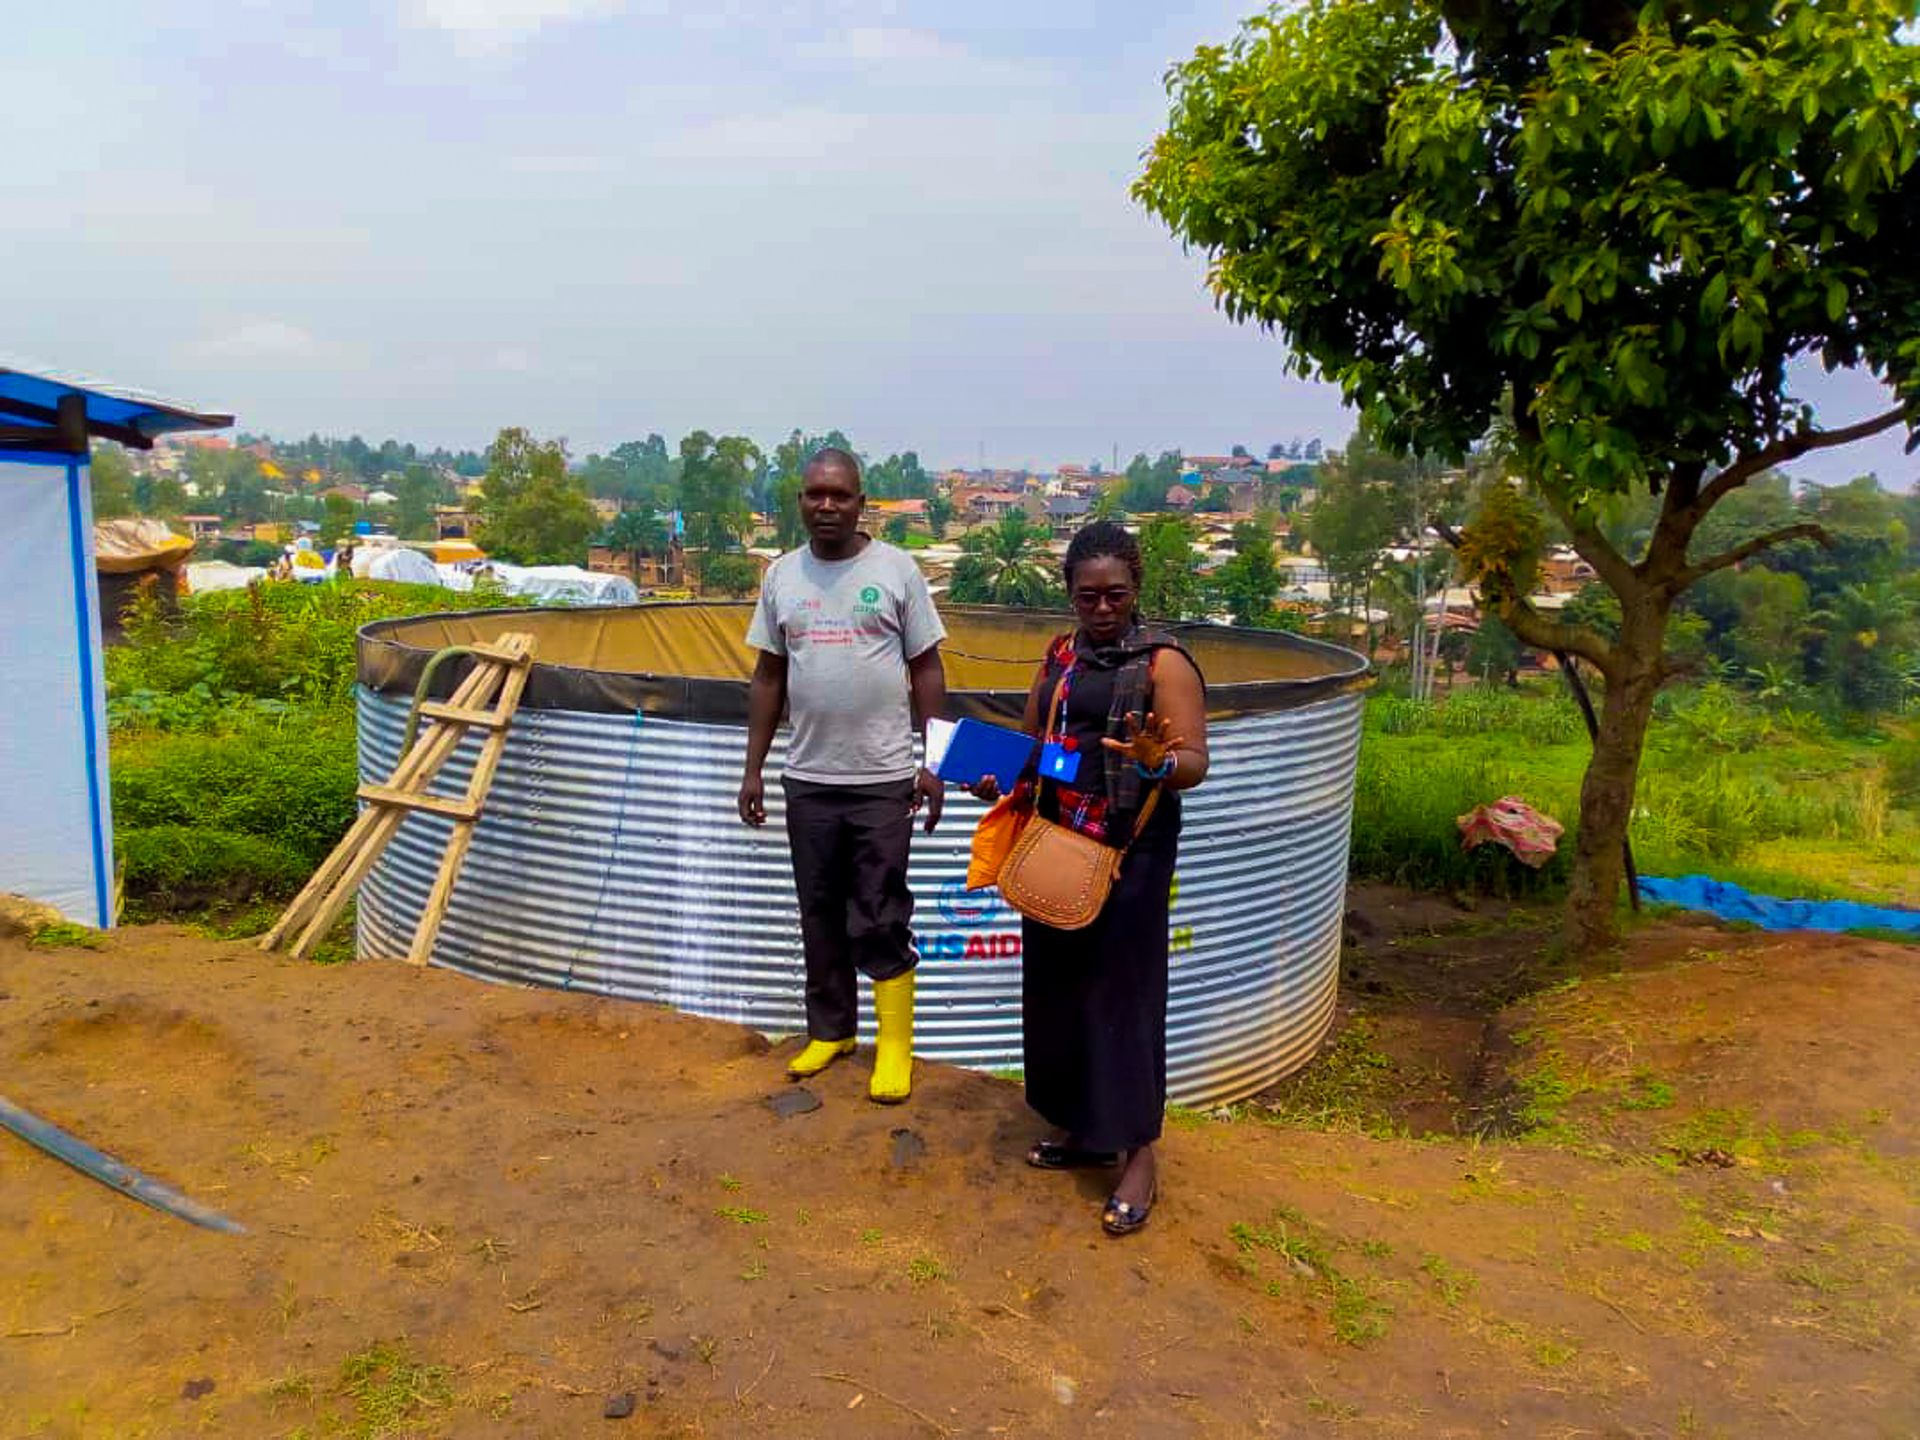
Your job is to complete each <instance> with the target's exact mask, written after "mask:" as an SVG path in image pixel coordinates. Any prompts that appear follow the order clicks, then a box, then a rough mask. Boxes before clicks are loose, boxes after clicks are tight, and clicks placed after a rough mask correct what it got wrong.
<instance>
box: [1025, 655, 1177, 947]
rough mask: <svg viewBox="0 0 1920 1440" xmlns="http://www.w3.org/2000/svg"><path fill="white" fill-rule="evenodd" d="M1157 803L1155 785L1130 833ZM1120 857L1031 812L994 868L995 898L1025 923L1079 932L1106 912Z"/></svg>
mask: <svg viewBox="0 0 1920 1440" xmlns="http://www.w3.org/2000/svg"><path fill="white" fill-rule="evenodd" d="M1063 683H1064V682H1063ZM1061 689H1062V686H1061V685H1056V686H1054V690H1053V704H1052V706H1051V707H1050V708H1049V710H1048V714H1047V728H1046V732H1045V733H1046V734H1048V735H1052V734H1054V726H1055V723H1056V722H1057V721H1058V719H1059V716H1060V693H1061ZM1159 799H1160V787H1159V786H1158V785H1156V786H1154V788H1153V789H1151V790H1149V791H1148V792H1147V798H1146V800H1145V801H1144V802H1143V803H1142V804H1141V806H1140V815H1139V818H1138V819H1137V820H1135V821H1134V825H1133V833H1134V834H1135V835H1138V834H1139V833H1140V832H1141V831H1142V830H1144V829H1146V828H1147V821H1148V820H1150V819H1151V818H1152V817H1153V807H1154V805H1155V804H1156V803H1157V802H1158V801H1159ZM1129 843H1131V842H1129ZM1126 858H1127V852H1126V849H1125V848H1124V847H1123V848H1120V849H1116V848H1115V847H1113V846H1111V845H1108V844H1106V843H1104V842H1103V841H1099V840H1095V839H1093V838H1092V837H1091V836H1087V835H1082V834H1081V833H1080V832H1079V831H1077V830H1070V829H1068V828H1067V827H1066V826H1065V825H1061V824H1059V823H1057V822H1056V821H1053V820H1047V819H1044V818H1043V817H1041V816H1040V815H1038V814H1035V815H1033V816H1032V817H1031V818H1029V819H1028V821H1027V823H1026V825H1025V826H1024V827H1023V828H1022V829H1021V831H1020V838H1019V839H1018V840H1016V841H1015V842H1014V845H1013V850H1012V851H1011V853H1009V854H1008V856H1007V858H1006V862H1005V863H1004V864H1003V865H1001V867H1000V894H1001V896H1002V897H1003V898H1005V900H1006V902H1007V903H1008V904H1009V905H1011V906H1013V908H1014V909H1016V910H1018V911H1019V912H1020V913H1021V914H1022V915H1024V916H1026V917H1027V918H1028V919H1029V920H1038V921H1039V922H1040V923H1041V924H1042V925H1051V926H1052V927H1053V928H1054V929H1056V930H1084V929H1086V928H1087V926H1089V925H1091V924H1092V923H1093V922H1094V921H1095V920H1097V919H1099V918H1100V912H1101V911H1102V910H1103V909H1105V908H1106V904H1107V896H1108V895H1109V894H1111V893H1112V891H1113V882H1114V880H1115V879H1117V878H1118V877H1119V874H1120V864H1121V862H1122V861H1123V860H1125V859H1126Z"/></svg>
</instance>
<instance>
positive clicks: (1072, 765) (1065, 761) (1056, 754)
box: [1040, 662, 1080, 785]
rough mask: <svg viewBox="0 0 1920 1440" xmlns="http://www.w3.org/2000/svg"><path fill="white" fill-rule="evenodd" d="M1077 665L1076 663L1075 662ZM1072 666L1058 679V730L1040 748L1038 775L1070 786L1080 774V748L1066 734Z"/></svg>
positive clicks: (1071, 689) (1071, 692) (1071, 686)
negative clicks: (1055, 734) (1056, 734)
mask: <svg viewBox="0 0 1920 1440" xmlns="http://www.w3.org/2000/svg"><path fill="white" fill-rule="evenodd" d="M1076 663H1078V662H1076ZM1073 671H1074V666H1073V665H1068V666H1067V669H1066V673H1065V674H1064V675H1062V676H1061V677H1060V722H1059V724H1060V730H1059V734H1058V736H1057V737H1056V736H1052V735H1050V736H1048V737H1047V739H1046V742H1045V743H1044V744H1042V745H1041V747H1040V773H1041V775H1043V776H1045V777H1046V778H1047V779H1049V780H1053V781H1056V782H1058V783H1059V784H1062V785H1071V784H1073V782H1074V780H1075V779H1076V778H1078V776H1079V774H1080V746H1079V744H1078V742H1076V741H1075V740H1074V739H1073V738H1072V737H1071V736H1069V735H1068V734H1067V701H1068V700H1069V698H1070V697H1071V696H1072V694H1073Z"/></svg>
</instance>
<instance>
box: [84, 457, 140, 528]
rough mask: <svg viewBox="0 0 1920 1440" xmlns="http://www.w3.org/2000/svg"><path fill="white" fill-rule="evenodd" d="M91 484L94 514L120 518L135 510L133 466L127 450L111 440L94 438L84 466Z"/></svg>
mask: <svg viewBox="0 0 1920 1440" xmlns="http://www.w3.org/2000/svg"><path fill="white" fill-rule="evenodd" d="M87 473H88V475H89V476H90V478H91V482H92V487H93V518H94V519H96V520H119V519H121V518H123V517H125V516H128V515H131V514H133V513H134V504H133V466H132V465H131V464H130V463H129V462H128V460H127V452H126V451H125V450H124V449H122V448H121V447H120V446H118V445H116V444H115V443H114V442H113V441H111V440H96V441H94V442H93V457H92V460H91V461H90V463H89V464H88V467H87Z"/></svg>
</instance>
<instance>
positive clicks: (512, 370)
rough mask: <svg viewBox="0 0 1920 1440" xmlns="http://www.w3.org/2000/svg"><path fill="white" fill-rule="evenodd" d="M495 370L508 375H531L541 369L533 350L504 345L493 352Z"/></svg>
mask: <svg viewBox="0 0 1920 1440" xmlns="http://www.w3.org/2000/svg"><path fill="white" fill-rule="evenodd" d="M493 368H494V369H496V370H500V371H504V372H505V373H506V374H508V375H531V374H533V372H534V371H536V370H538V369H539V368H540V363H539V361H537V360H536V359H534V355H533V352H532V351H531V350H524V349H522V348H521V347H520V346H518V345H503V346H501V347H500V348H499V349H498V350H495V351H494V352H493Z"/></svg>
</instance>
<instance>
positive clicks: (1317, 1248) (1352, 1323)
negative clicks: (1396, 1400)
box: [1227, 1205, 1393, 1346]
mask: <svg viewBox="0 0 1920 1440" xmlns="http://www.w3.org/2000/svg"><path fill="white" fill-rule="evenodd" d="M1227 1238H1228V1239H1229V1240H1231V1241H1232V1242H1233V1245H1234V1248H1235V1249H1236V1250H1237V1251H1238V1252H1239V1261H1240V1268H1241V1270H1242V1271H1243V1272H1245V1274H1246V1275H1247V1276H1248V1277H1249V1278H1250V1279H1253V1280H1255V1281H1259V1280H1261V1279H1262V1278H1263V1277H1262V1275H1261V1264H1260V1260H1261V1257H1262V1256H1263V1255H1271V1256H1276V1257H1278V1258H1279V1259H1280V1260H1281V1261H1283V1262H1284V1264H1285V1269H1286V1272H1287V1273H1286V1274H1285V1275H1282V1276H1279V1277H1275V1278H1272V1279H1267V1280H1266V1281H1265V1285H1264V1288H1265V1290H1266V1293H1267V1294H1269V1295H1273V1296H1281V1295H1284V1294H1286V1293H1287V1290H1288V1287H1289V1286H1290V1285H1292V1284H1295V1283H1307V1284H1312V1285H1314V1286H1316V1287H1317V1288H1319V1289H1320V1290H1321V1291H1322V1292H1323V1293H1324V1294H1325V1295H1326V1297H1327V1299H1328V1302H1329V1304H1328V1320H1329V1321H1330V1322H1331V1324H1332V1326H1333V1334H1334V1338H1335V1339H1336V1340H1338V1341H1339V1342H1340V1343H1341V1344H1343V1345H1354V1346H1361V1345H1367V1344H1370V1343H1371V1342H1373V1341H1375V1340H1379V1339H1382V1338H1383V1337H1384V1336H1385V1335H1386V1333H1387V1325H1388V1321H1389V1320H1390V1319H1391V1317H1392V1315H1393V1307H1392V1306H1391V1305H1389V1304H1388V1303H1387V1302H1386V1301H1385V1300H1383V1299H1381V1298H1380V1296H1379V1294H1378V1293H1377V1292H1376V1290H1375V1288H1374V1286H1373V1285H1372V1283H1370V1282H1369V1281H1367V1280H1365V1279H1363V1278H1360V1277H1357V1276H1353V1275H1349V1274H1347V1273H1345V1272H1344V1271H1342V1270H1341V1269H1340V1268H1339V1266H1338V1265H1336V1264H1335V1263H1334V1260H1333V1244H1334V1242H1333V1241H1332V1240H1330V1239H1329V1238H1328V1237H1325V1236H1322V1235H1320V1234H1319V1233H1317V1232H1316V1231H1315V1229H1314V1227H1313V1226H1312V1225H1310V1224H1309V1223H1308V1221H1307V1220H1306V1218H1305V1217H1304V1216H1302V1215H1301V1214H1300V1212H1299V1211H1297V1210H1295V1209H1293V1208H1292V1207H1291V1206H1287V1205H1279V1206H1275V1207H1274V1210H1273V1213H1272V1215H1271V1217H1270V1218H1269V1219H1268V1220H1267V1221H1266V1222H1265V1223H1264V1224H1258V1225H1256V1224H1249V1223H1247V1222H1245V1221H1236V1222H1234V1223H1233V1224H1232V1225H1229V1226H1228V1227H1227ZM1360 1252H1361V1254H1363V1255H1366V1256H1368V1257H1370V1258H1375V1257H1378V1256H1380V1255H1383V1254H1386V1253H1390V1252H1391V1247H1389V1246H1381V1245H1379V1244H1377V1243H1376V1242H1371V1241H1369V1242H1363V1243H1362V1244H1361V1246H1360Z"/></svg>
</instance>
